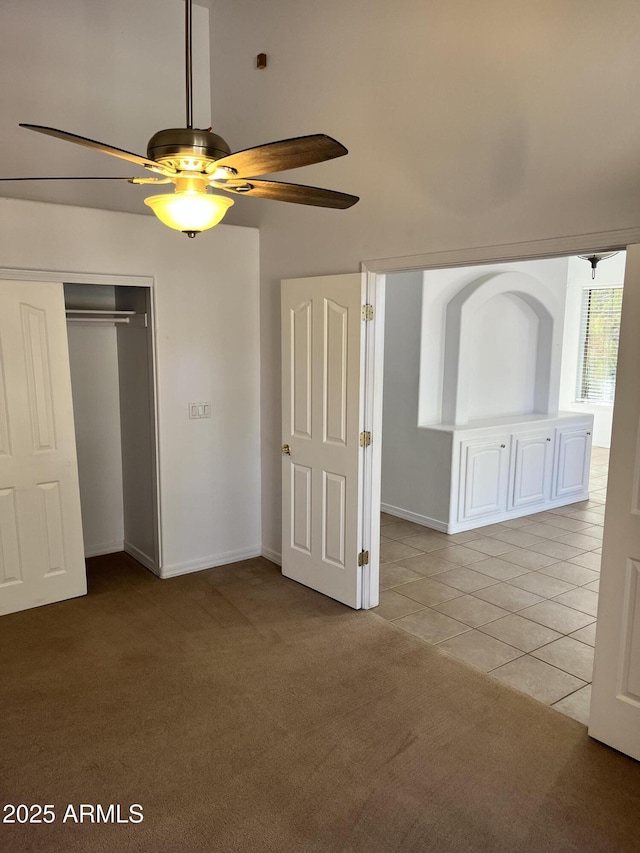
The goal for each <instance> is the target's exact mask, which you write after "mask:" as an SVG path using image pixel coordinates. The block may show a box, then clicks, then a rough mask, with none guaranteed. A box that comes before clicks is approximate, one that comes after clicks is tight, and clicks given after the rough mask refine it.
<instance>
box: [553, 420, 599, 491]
mask: <svg viewBox="0 0 640 853" xmlns="http://www.w3.org/2000/svg"><path fill="white" fill-rule="evenodd" d="M556 446H557V448H558V451H557V463H556V477H555V483H554V490H553V496H552V497H553V498H569V497H572V496H575V497H576V500H579V499H580V497H581V496H582V497H583V496H584V495H586V494H587V493H588V491H589V463H590V461H591V430H590V429H588V428H587V427H561V428H560V429H557V430H556Z"/></svg>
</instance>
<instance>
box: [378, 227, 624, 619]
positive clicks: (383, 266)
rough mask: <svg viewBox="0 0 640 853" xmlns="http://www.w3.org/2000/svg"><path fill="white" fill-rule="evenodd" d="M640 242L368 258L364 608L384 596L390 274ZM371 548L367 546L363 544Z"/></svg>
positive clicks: (611, 238) (562, 240)
mask: <svg viewBox="0 0 640 853" xmlns="http://www.w3.org/2000/svg"><path fill="white" fill-rule="evenodd" d="M635 243H640V228H626V229H622V230H617V231H600V232H594V233H591V234H574V235H570V236H567V237H555V238H549V239H544V240H533V241H530V242H526V243H506V244H503V245H496V246H477V247H473V248H465V249H452V250H449V251H445V252H430V253H428V254H424V255H410V256H408V257H401V258H378V259H375V260H368V261H363V262H362V264H361V271H362V274H363V275H364V276H366V280H367V287H366V293H367V302H368V303H369V304H371V305H373V308H374V320H373V322H371V323H367V324H366V325H367V329H366V339H365V351H366V358H365V376H364V426H363V429H365V430H369V431H370V432H371V433H372V437H373V441H372V445H371V451H372V452H371V453H369V454H365V462H364V473H363V476H364V506H363V526H362V530H363V541H364V543H367V542H368V543H369V545H368V550H369V554H370V561H369V565H368V566H364V567H363V575H362V607H363V608H365V609H366V608H371V607H376V606H377V604H378V602H379V594H380V591H379V590H380V579H379V565H380V488H381V474H382V377H383V375H384V374H383V371H384V304H385V287H386V275H387V273H397V272H409V271H421V270H439V269H447V268H450V267H466V266H475V265H479V264H492V263H505V262H509V261H529V260H540V259H544V258H552V257H563V256H567V255H585V254H590V253H593V252H596V251H620V250H622V249H626V247H627V246H629V245H631V244H635ZM363 547H364V548H367V545H366V544H363Z"/></svg>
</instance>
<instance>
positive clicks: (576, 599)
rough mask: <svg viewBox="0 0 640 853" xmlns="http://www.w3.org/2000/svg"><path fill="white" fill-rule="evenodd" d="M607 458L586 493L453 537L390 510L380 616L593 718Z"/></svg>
mask: <svg viewBox="0 0 640 853" xmlns="http://www.w3.org/2000/svg"><path fill="white" fill-rule="evenodd" d="M608 465H609V451H608V450H606V449H604V448H599V447H594V448H593V451H592V456H591V473H590V481H589V489H590V492H589V500H588V501H583V502H581V503H575V504H570V505H569V506H565V507H559V508H558V509H553V510H549V511H548V512H540V513H537V514H536V515H529V516H525V517H523V518H517V519H514V520H512V521H505V522H502V523H500V524H492V525H490V526H487V527H479V528H477V529H476V530H470V531H466V532H464V533H457V534H453V535H451V536H447V535H446V534H444V533H438V532H436V531H434V530H430V529H429V528H425V527H421V526H420V525H418V524H413V523H411V522H407V521H402V520H401V519H398V518H395V517H393V516H390V515H385V514H384V513H383V514H382V516H381V525H382V526H381V533H382V536H381V544H380V562H381V565H380V605H379V607H377V608H376V609H375V611H374V612H375V613H378V614H379V615H380V616H382V617H383V618H384V619H388V620H390V621H392V622H393V623H394V624H395V625H397V626H398V627H399V628H402V629H403V630H405V631H408V632H410V633H411V634H414V635H415V636H416V637H419V638H420V639H421V640H424V641H425V642H427V643H430V644H432V645H434V646H435V647H436V648H437V649H439V650H440V651H442V652H443V653H445V654H448V655H452V656H453V657H456V658H460V659H461V660H463V661H466V662H467V663H469V664H471V665H472V666H474V667H476V668H477V669H481V670H483V671H484V672H486V673H489V674H490V675H491V676H492V677H493V678H497V679H499V680H500V681H503V682H504V683H505V684H509V685H511V686H512V687H514V688H516V689H517V690H522V691H523V692H525V693H528V694H529V695H531V696H533V697H534V698H536V699H538V700H540V701H541V702H545V703H546V704H547V705H551V706H553V707H554V708H556V709H557V710H558V711H561V712H562V713H564V714H568V715H569V716H571V717H574V718H575V719H577V720H579V721H580V722H583V723H586V722H587V720H588V716H589V704H590V700H591V676H592V670H593V647H594V644H595V627H596V612H597V606H598V582H599V577H600V559H601V557H600V555H601V551H602V549H601V544H602V525H603V522H604V508H605V500H606V490H607V472H608Z"/></svg>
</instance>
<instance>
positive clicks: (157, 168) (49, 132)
mask: <svg viewBox="0 0 640 853" xmlns="http://www.w3.org/2000/svg"><path fill="white" fill-rule="evenodd" d="M20 127H26V128H27V130H35V131H36V133H44V134H45V135H46V136H54V137H56V139H63V140H65V141H66V142H75V143H76V145H83V146H84V147H85V148H91V149H93V150H94V151H101V152H102V153H103V154H110V155H111V156H112V157H119V158H120V159H121V160H127V161H128V162H129V163H136V164H137V165H138V166H144V168H145V169H151V170H152V171H154V172H161V173H162V174H173V170H171V169H166V168H165V167H164V166H163V165H162V164H161V163H156V161H155V160H149V159H148V158H147V157H141V156H140V155H139V154H132V153H131V151H125V150H124V149H122V148H114V146H113V145H105V144H104V142H96V141H95V139H87V137H86V136H78V135H77V134H75V133H68V132H67V131H66V130H57V129H56V128H55V127H42V125H39V124H20Z"/></svg>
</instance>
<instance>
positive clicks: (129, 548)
mask: <svg viewBox="0 0 640 853" xmlns="http://www.w3.org/2000/svg"><path fill="white" fill-rule="evenodd" d="M124 551H125V553H127V554H129V555H130V556H131V557H133V558H134V560H137V561H138V562H139V563H142V565H143V566H144V567H145V569H149V571H150V572H153V574H154V575H158V577H162V575H160V574H159V572H158V567H157V565H156V562H155V560H154V559H153V557H150V556H149V555H148V554H145V552H144V551H141V550H140V549H139V548H136V546H135V545H132V544H131V542H127V541H126V540H125V542H124Z"/></svg>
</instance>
